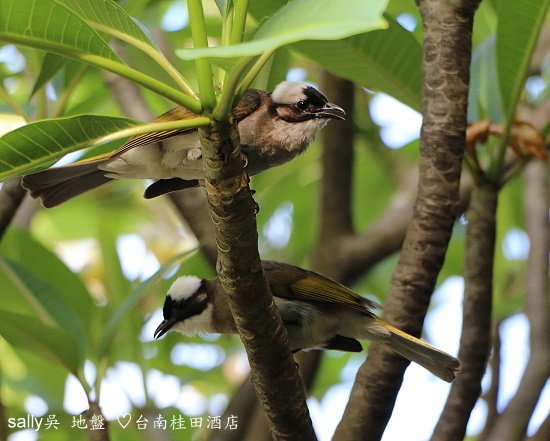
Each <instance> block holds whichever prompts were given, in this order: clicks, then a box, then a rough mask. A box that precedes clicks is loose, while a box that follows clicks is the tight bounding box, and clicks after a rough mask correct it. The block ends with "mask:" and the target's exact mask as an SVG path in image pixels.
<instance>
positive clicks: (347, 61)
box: [291, 16, 422, 110]
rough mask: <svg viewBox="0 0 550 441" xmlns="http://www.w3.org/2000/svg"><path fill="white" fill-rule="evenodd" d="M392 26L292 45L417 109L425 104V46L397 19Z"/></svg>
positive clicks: (390, 22) (341, 73) (337, 72)
mask: <svg viewBox="0 0 550 441" xmlns="http://www.w3.org/2000/svg"><path fill="white" fill-rule="evenodd" d="M386 19H387V21H388V25H389V26H388V28H387V29H383V30H375V31H371V32H367V33H364V34H361V35H355V36H353V37H350V38H346V39H343V40H336V41H327V42H323V43H319V42H315V41H303V42H299V43H296V44H293V45H292V46H291V49H297V50H298V51H299V52H300V53H301V54H302V55H305V56H306V57H308V58H310V59H311V60H313V61H315V62H316V63H319V64H320V65H321V66H322V67H323V68H324V69H326V70H328V71H329V72H332V73H333V74H335V75H338V76H341V77H343V78H346V79H348V80H351V81H353V82H355V83H357V84H361V85H362V86H364V87H367V88H368V89H372V90H377V91H382V92H384V93H387V94H388V95H391V96H393V97H394V98H396V99H398V100H399V101H401V102H403V103H405V104H407V105H408V106H410V107H412V108H413V109H415V110H420V107H421V98H422V97H421V91H422V70H421V65H422V64H421V62H422V47H421V45H420V43H419V42H418V40H416V38H415V37H414V36H413V35H412V34H411V33H410V32H408V31H407V30H405V29H403V27H401V25H399V24H398V23H397V22H396V21H395V20H393V19H392V18H391V17H389V16H386Z"/></svg>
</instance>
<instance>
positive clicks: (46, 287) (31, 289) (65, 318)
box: [0, 257, 91, 355]
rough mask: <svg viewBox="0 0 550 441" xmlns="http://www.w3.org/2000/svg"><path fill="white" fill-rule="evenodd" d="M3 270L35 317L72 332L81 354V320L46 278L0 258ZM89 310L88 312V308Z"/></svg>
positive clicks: (84, 345)
mask: <svg viewBox="0 0 550 441" xmlns="http://www.w3.org/2000/svg"><path fill="white" fill-rule="evenodd" d="M0 269H1V270H3V271H4V272H5V273H6V274H7V275H8V277H9V278H10V279H11V280H12V282H13V283H14V285H15V286H17V288H18V289H19V295H20V296H21V297H23V298H25V300H26V301H27V302H28V303H29V304H30V306H31V309H32V310H33V311H34V313H35V315H36V317H37V319H40V318H41V317H44V320H42V322H43V323H44V324H52V321H53V322H54V323H55V324H56V325H57V326H59V327H60V328H63V329H65V331H66V332H67V333H69V334H71V335H72V336H73V337H74V339H75V340H76V341H77V342H78V344H79V347H80V349H81V351H82V355H84V351H85V347H86V330H85V327H84V323H83V321H82V320H81V319H80V317H79V316H78V314H77V313H76V312H75V311H74V310H73V308H72V307H71V306H70V305H69V303H67V301H66V300H65V299H64V297H63V295H61V294H60V293H58V292H57V290H56V289H55V288H54V287H53V286H51V285H50V284H48V283H47V282H46V281H44V280H43V279H41V278H40V277H38V276H37V275H36V274H33V273H32V272H31V271H29V270H28V269H26V268H25V267H24V266H22V265H20V264H19V263H17V262H14V261H13V260H11V259H8V258H5V257H4V258H3V257H0ZM90 312H91V311H90Z"/></svg>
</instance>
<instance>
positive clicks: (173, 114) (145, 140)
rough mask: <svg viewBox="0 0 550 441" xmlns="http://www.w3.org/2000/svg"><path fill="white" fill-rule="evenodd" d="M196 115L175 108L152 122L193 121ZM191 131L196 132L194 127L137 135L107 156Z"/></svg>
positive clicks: (118, 154) (183, 108) (116, 154)
mask: <svg viewBox="0 0 550 441" xmlns="http://www.w3.org/2000/svg"><path fill="white" fill-rule="evenodd" d="M197 116H198V115H197V114H196V113H194V112H192V111H191V110H189V109H187V108H185V107H181V106H180V107H175V108H173V109H171V110H169V111H168V112H166V113H163V114H162V115H160V116H159V117H157V118H155V119H154V120H153V122H156V123H163V122H170V121H179V120H185V119H193V118H197ZM193 130H197V129H196V128H195V127H190V128H188V129H174V130H162V131H160V132H152V133H144V134H143V135H138V136H135V137H133V138H131V139H130V140H128V142H126V143H125V144H123V145H122V146H120V147H119V148H118V149H116V150H114V151H113V152H112V153H110V154H109V156H110V157H111V158H114V157H116V156H120V155H122V154H124V153H126V152H127V151H128V150H131V149H133V148H135V147H140V146H143V145H147V144H154V143H156V142H160V141H163V140H165V139H167V138H171V137H172V136H177V135H182V134H184V133H187V132H191V131H193Z"/></svg>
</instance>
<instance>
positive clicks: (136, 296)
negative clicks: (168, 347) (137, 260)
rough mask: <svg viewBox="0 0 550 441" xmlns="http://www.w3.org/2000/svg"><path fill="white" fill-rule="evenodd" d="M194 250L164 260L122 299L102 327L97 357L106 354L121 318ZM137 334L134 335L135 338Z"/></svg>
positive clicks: (100, 357) (99, 357)
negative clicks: (149, 275) (154, 271)
mask: <svg viewBox="0 0 550 441" xmlns="http://www.w3.org/2000/svg"><path fill="white" fill-rule="evenodd" d="M195 252H196V250H192V251H187V252H185V253H182V254H178V255H176V256H174V257H172V258H171V259H169V260H168V261H166V262H165V263H164V264H163V265H162V266H161V267H160V268H159V269H158V271H157V272H156V273H155V274H153V275H152V276H151V277H149V278H148V279H147V280H146V281H145V282H143V283H141V284H140V285H139V286H138V287H137V288H136V289H134V290H133V291H132V292H131V293H130V294H129V295H128V296H127V297H126V299H125V300H124V302H123V303H122V304H121V305H120V306H119V307H118V308H117V309H116V311H115V312H114V314H113V315H112V316H111V319H110V320H109V321H108V323H107V324H106V325H105V327H104V328H103V333H102V334H101V337H100V339H99V343H98V346H97V358H98V360H100V359H102V358H103V357H105V356H106V355H107V352H108V351H109V347H110V345H111V342H112V340H113V337H114V335H115V332H116V330H117V329H118V328H119V326H120V324H121V322H122V320H123V319H124V318H125V317H126V315H127V314H128V313H129V312H131V311H132V310H134V309H135V307H136V305H137V304H138V302H139V301H140V300H141V299H142V298H143V297H144V296H145V295H146V294H147V293H148V292H149V291H150V290H151V288H152V286H153V285H154V284H155V283H157V282H158V281H159V280H160V279H161V278H162V276H164V274H166V273H167V272H168V271H169V270H170V269H172V267H173V266H174V265H175V264H176V263H177V262H179V261H181V260H183V259H188V258H189V257H191V256H192V255H193V254H194V253H195ZM137 338H138V336H137V335H136V339H137Z"/></svg>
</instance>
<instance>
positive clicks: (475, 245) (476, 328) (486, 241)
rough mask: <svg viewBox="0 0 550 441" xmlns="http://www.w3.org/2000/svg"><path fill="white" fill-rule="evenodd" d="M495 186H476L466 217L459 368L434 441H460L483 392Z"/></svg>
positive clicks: (489, 335) (489, 310)
mask: <svg viewBox="0 0 550 441" xmlns="http://www.w3.org/2000/svg"><path fill="white" fill-rule="evenodd" d="M497 199H498V188H495V187H493V186H491V185H488V184H480V185H478V186H475V187H474V190H473V193H472V199H471V201H470V207H469V208H468V211H467V213H466V216H467V219H468V227H467V229H466V255H465V264H464V284H465V286H464V318H463V321H462V335H461V338H460V350H459V353H458V358H459V359H460V361H461V362H462V370H461V372H460V375H459V376H458V377H457V379H456V380H455V382H454V383H453V385H452V386H451V392H450V394H449V397H448V399H447V402H446V404H445V407H444V409H443V413H442V415H441V417H440V419H439V422H438V423H437V426H436V428H435V430H434V433H433V435H432V438H431V440H432V441H443V440H445V441H453V440H456V441H460V440H463V439H464V435H465V434H466V425H467V424H468V420H469V418H470V413H471V411H472V409H473V408H474V405H475V403H476V401H477V399H478V398H479V395H480V394H481V380H482V378H483V375H484V373H485V368H486V366H487V359H488V357H489V351H490V348H491V311H492V294H493V261H494V249H495V237H496V227H495V226H496V208H497Z"/></svg>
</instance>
